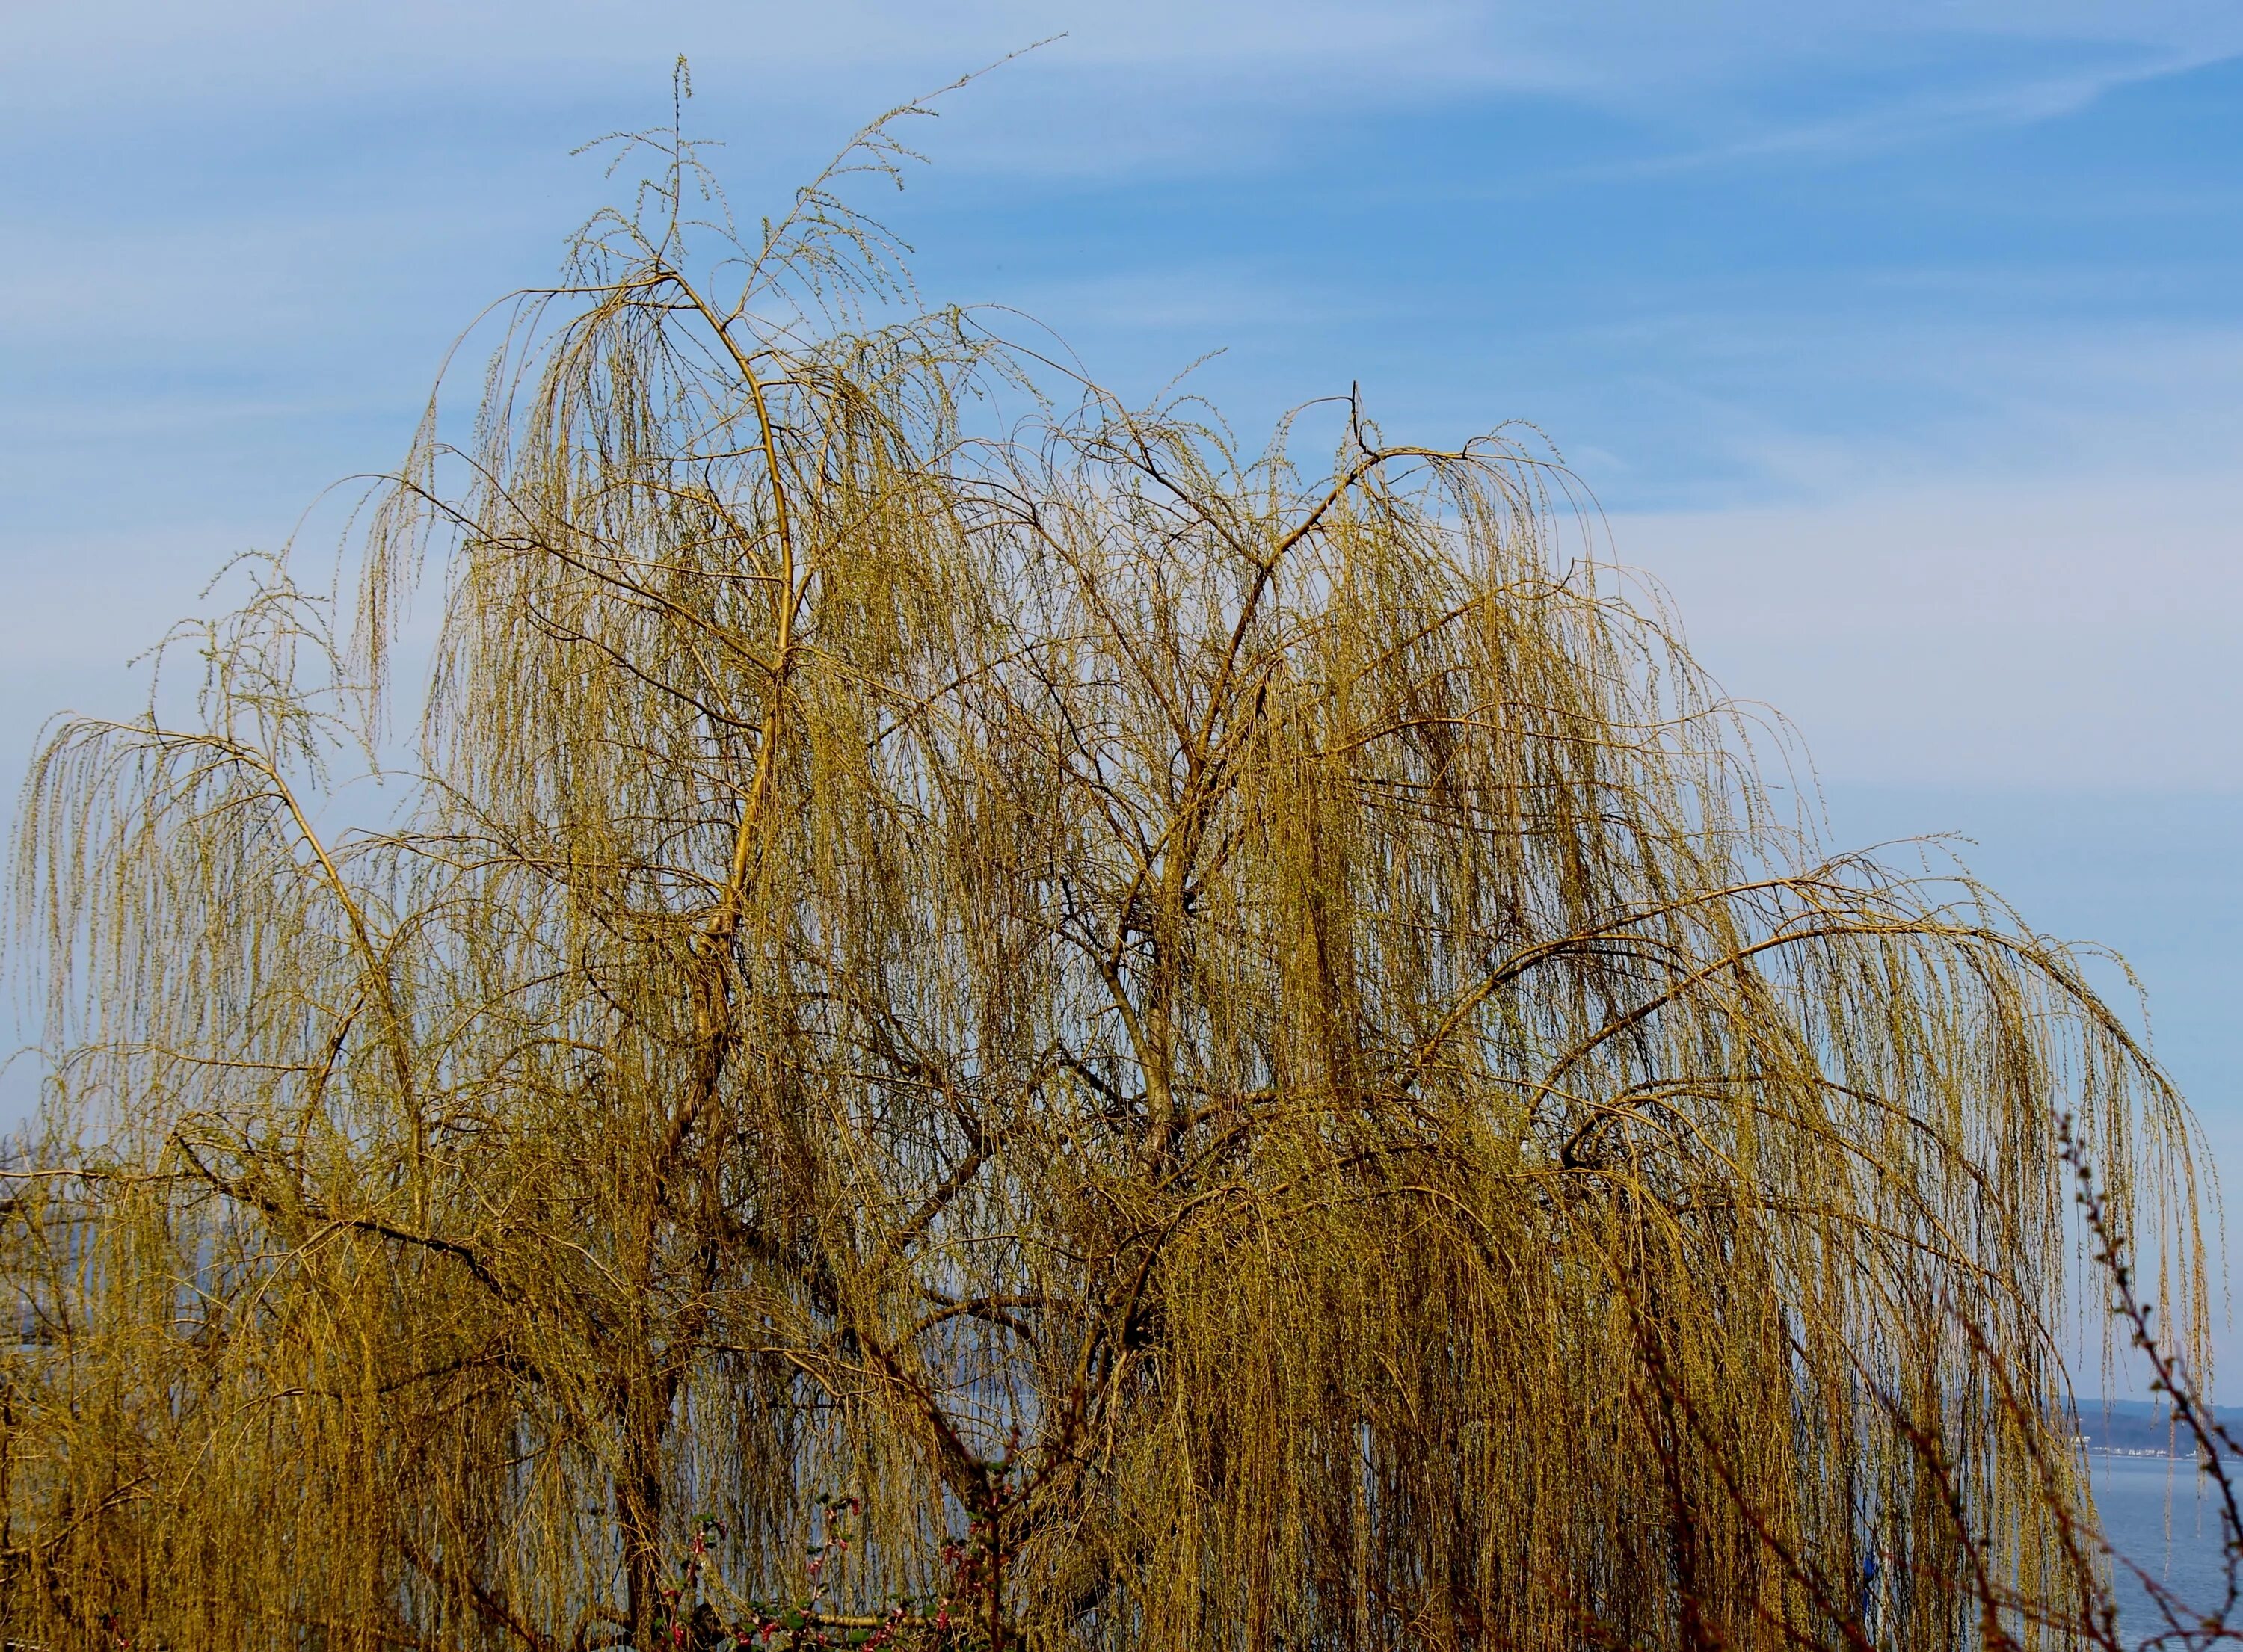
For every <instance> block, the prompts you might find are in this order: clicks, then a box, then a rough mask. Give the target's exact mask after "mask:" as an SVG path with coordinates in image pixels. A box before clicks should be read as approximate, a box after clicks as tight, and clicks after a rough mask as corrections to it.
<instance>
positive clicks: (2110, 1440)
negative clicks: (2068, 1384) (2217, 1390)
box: [2078, 1400, 2243, 1457]
mask: <svg viewBox="0 0 2243 1652" xmlns="http://www.w3.org/2000/svg"><path fill="white" fill-rule="evenodd" d="M2218 1416H2219V1421H2220V1423H2221V1425H2222V1426H2223V1427H2226V1430H2227V1432H2228V1433H2229V1434H2232V1435H2233V1436H2234V1437H2235V1439H2236V1440H2237V1441H2238V1443H2243V1407H2235V1406H2222V1407H2219V1409H2218ZM2078 1432H2079V1433H2080V1434H2083V1435H2085V1439H2086V1445H2087V1448H2088V1449H2089V1450H2090V1451H2115V1452H2124V1453H2126V1454H2142V1453H2155V1454H2159V1455H2160V1456H2165V1455H2171V1456H2180V1457H2187V1456H2192V1455H2194V1454H2195V1452H2194V1447H2193V1446H2192V1444H2191V1442H2190V1440H2189V1439H2188V1436H2187V1434H2186V1432H2184V1431H2180V1430H2177V1429H2176V1428H2175V1427H2174V1424H2173V1421H2172V1409H2171V1407H2168V1406H2167V1405H2166V1403H2165V1402H2164V1401H2163V1400H2083V1401H2081V1403H2080V1407H2079V1428H2078Z"/></svg>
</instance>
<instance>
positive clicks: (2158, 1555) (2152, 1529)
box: [2088, 1452, 2243, 1642]
mask: <svg viewBox="0 0 2243 1652" xmlns="http://www.w3.org/2000/svg"><path fill="white" fill-rule="evenodd" d="M2088 1461H2089V1463H2090V1465H2091V1467H2092V1469H2093V1472H2094V1476H2095V1482H2094V1483H2095V1503H2096V1507H2097V1508H2098V1509H2099V1510H2100V1511H2101V1512H2102V1515H2103V1524H2104V1528H2105V1531H2107V1532H2108V1533H2109V1534H2110V1537H2111V1541H2112V1545H2113V1546H2114V1547H2116V1548H2118V1551H2119V1553H2121V1554H2122V1555H2126V1556H2127V1557H2128V1558H2129V1559H2131V1560H2132V1561H2134V1563H2135V1564H2136V1565H2138V1566H2139V1567H2141V1568H2142V1569H2143V1570H2145V1571H2146V1572H2148V1573H2149V1574H2150V1575H2152V1577H2154V1578H2156V1579H2157V1580H2158V1581H2159V1583H2161V1584H2163V1585H2164V1586H2165V1587H2166V1588H2169V1589H2171V1590H2172V1591H2173V1593H2174V1594H2176V1595H2179V1597H2180V1598H2181V1599H2182V1600H2183V1601H2185V1602H2187V1603H2188V1604H2189V1605H2191V1606H2194V1607H2199V1608H2207V1609H2208V1608H2211V1607H2213V1606H2216V1605H2218V1604H2219V1596H2220V1591H2221V1588H2222V1580H2221V1575H2220V1563H2219V1516H2218V1515H2217V1514H2215V1513H2214V1512H2213V1511H2214V1504H2213V1499H2212V1497H2211V1496H2209V1495H2205V1494H2200V1493H2199V1487H2204V1488H2205V1490H2206V1491H2209V1484H2208V1482H2206V1481H2204V1479H2203V1476H2201V1475H2200V1474H2198V1473H2197V1471H2196V1465H2195V1463H2194V1461H2192V1460H2190V1459H2186V1458H2175V1457H2121V1456H2112V1455H2109V1454H2104V1453H2100V1452H2098V1453H2095V1454H2091V1456H2090V1457H2089V1459H2088ZM2239 1489H2243V1486H2239ZM2114 1572H2115V1576H2114V1579H2113V1581H2114V1582H2115V1584H2116V1586H2117V1592H2118V1614H2119V1618H2118V1622H2119V1627H2120V1628H2121V1629H2122V1630H2123V1631H2124V1633H2125V1636H2126V1638H2127V1640H2128V1641H2129V1642H2132V1641H2139V1640H2140V1639H2142V1638H2143V1637H2144V1636H2145V1635H2152V1634H2154V1633H2156V1632H2157V1631H2158V1630H2159V1629H2161V1628H2163V1627H2164V1620H2163V1619H2162V1618H2161V1617H2160V1616H2159V1614H2158V1612H2157V1609H2156V1608H2154V1607H2152V1605H2151V1604H2150V1602H2149V1597H2148V1595H2146V1594H2145V1592H2144V1590H2143V1588H2142V1586H2141V1584H2140V1583H2139V1581H2137V1580H2136V1579H2135V1578H2134V1576H2133V1575H2132V1574H2131V1573H2129V1572H2127V1571H2126V1570H2125V1568H2123V1567H2121V1568H2114Z"/></svg>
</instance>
